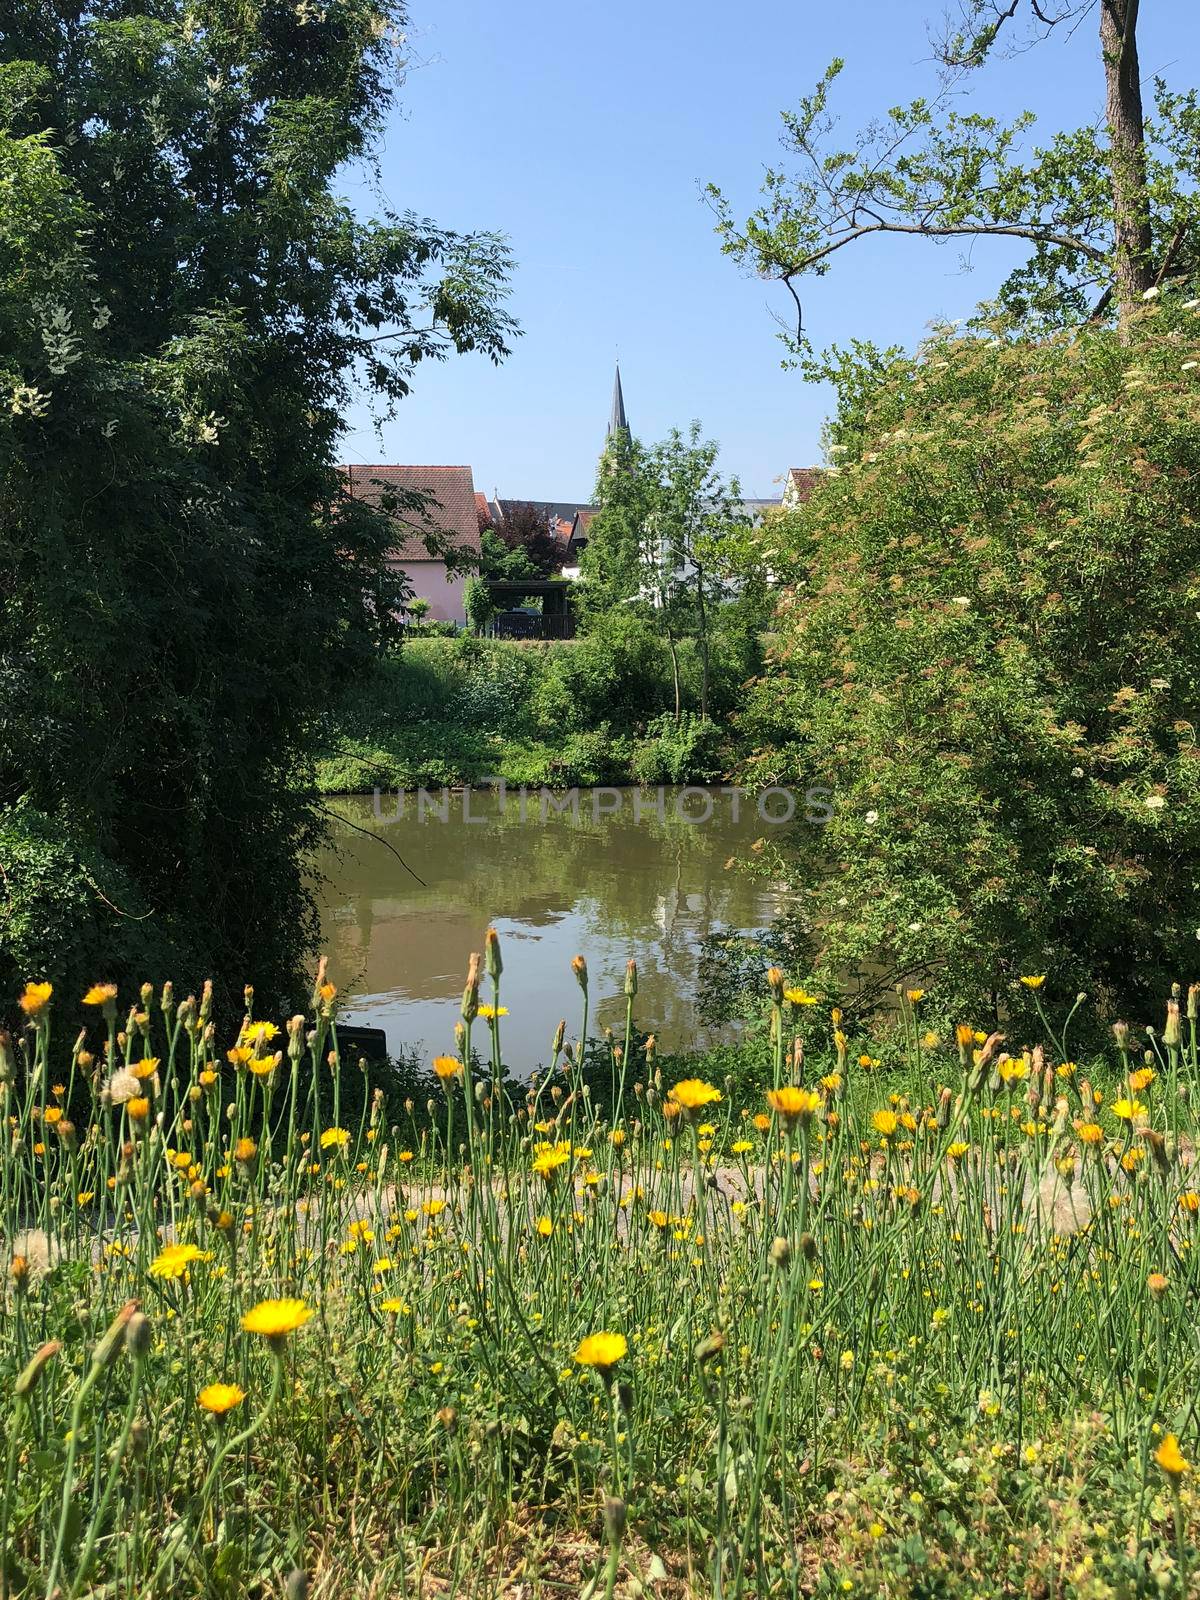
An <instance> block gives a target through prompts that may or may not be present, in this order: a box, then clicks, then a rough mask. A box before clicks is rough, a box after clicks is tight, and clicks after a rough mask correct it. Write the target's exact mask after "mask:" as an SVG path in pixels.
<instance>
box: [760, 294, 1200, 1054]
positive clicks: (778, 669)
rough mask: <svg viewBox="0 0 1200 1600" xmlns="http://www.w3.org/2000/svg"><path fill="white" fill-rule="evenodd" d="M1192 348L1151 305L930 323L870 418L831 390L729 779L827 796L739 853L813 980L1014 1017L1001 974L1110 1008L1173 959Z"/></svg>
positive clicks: (1183, 898)
mask: <svg viewBox="0 0 1200 1600" xmlns="http://www.w3.org/2000/svg"><path fill="white" fill-rule="evenodd" d="M1198 339H1200V308H1198V305H1197V302H1196V301H1191V302H1189V303H1188V304H1187V305H1181V304H1180V303H1178V302H1177V301H1176V300H1175V298H1174V297H1170V298H1168V299H1165V300H1163V301H1155V302H1151V303H1150V304H1149V305H1148V306H1146V307H1142V308H1139V309H1138V310H1137V311H1135V312H1134V313H1133V314H1132V315H1131V318H1130V320H1129V323H1128V325H1127V328H1126V340H1125V341H1123V340H1122V338H1121V337H1120V335H1119V333H1118V332H1117V331H1116V330H1114V329H1104V328H1099V327H1095V328H1090V329H1087V330H1085V331H1084V332H1083V333H1076V334H1067V333H1062V334H1058V335H1053V336H1050V337H1048V338H1044V339H1039V340H1013V341H1011V342H1010V341H1003V342H1001V341H998V340H993V339H987V338H983V337H966V336H955V335H952V334H950V333H942V334H939V335H937V336H936V337H935V338H934V339H933V340H932V341H931V342H930V344H929V345H928V346H927V347H926V348H925V349H924V350H922V351H921V352H920V353H919V354H918V356H917V357H915V358H910V359H907V360H904V361H900V360H895V361H893V362H892V363H891V364H890V365H889V366H888V368H887V370H886V372H885V373H883V374H879V373H876V374H874V375H873V382H872V388H871V398H870V401H869V404H867V405H866V406H865V407H864V405H863V402H862V397H861V393H860V390H859V388H858V386H856V385H853V384H851V385H849V386H848V389H847V394H848V401H849V403H848V405H847V407H846V409H845V411H844V412H842V411H839V414H838V417H837V418H836V419H835V421H834V423H833V426H832V430H831V431H832V435H833V441H834V449H835V459H836V460H838V461H840V462H841V463H842V465H841V466H840V467H838V468H837V469H836V470H834V471H832V472H830V473H829V474H827V476H826V479H825V481H824V482H823V483H822V485H821V486H820V487H819V488H818V489H817V491H816V492H815V494H814V495H813V496H812V498H811V500H810V501H809V502H808V504H807V505H806V506H805V507H804V508H803V509H802V510H800V511H797V512H795V513H793V514H791V515H790V516H787V517H784V518H782V519H780V522H779V523H778V525H777V527H776V529H775V530H774V532H773V537H774V538H775V539H776V540H777V541H779V542H780V543H781V544H783V546H784V550H783V563H782V566H783V570H785V571H787V572H788V573H789V574H794V575H795V576H794V577H790V579H789V582H788V583H787V585H786V586H785V587H784V589H783V590H782V593H781V599H780V608H779V615H778V622H777V627H778V633H777V638H776V643H775V646H774V649H773V652H772V657H771V660H770V662H769V664H768V666H767V669H766V671H765V672H764V674H763V676H762V679H761V681H760V684H759V686H758V688H757V689H756V691H755V692H754V694H753V696H752V697H751V702H750V705H749V708H748V711H747V715H746V717H745V719H744V721H743V732H744V733H745V735H746V736H747V737H748V739H749V740H750V741H751V743H752V745H753V746H754V748H755V749H756V750H757V752H758V754H757V756H756V758H755V760H754V761H753V763H752V764H751V769H750V771H749V772H748V773H747V774H746V776H747V777H748V778H749V779H751V780H754V781H758V782H763V781H767V782H778V783H791V782H800V781H802V780H804V779H806V778H808V777H809V776H811V775H823V776H826V775H827V779H828V781H829V782H830V783H831V784H832V786H833V788H834V795H835V803H834V815H833V819H832V821H831V822H830V823H829V825H828V827H827V828H826V829H825V831H824V835H823V838H822V840H821V842H820V844H819V845H817V846H816V847H813V846H812V844H811V843H809V844H808V845H807V847H806V848H805V849H804V850H803V851H801V852H792V851H790V850H788V851H786V852H784V853H779V852H777V851H776V850H775V849H774V848H770V847H769V848H768V849H767V850H765V851H764V852H763V857H762V860H763V862H764V870H766V871H769V872H771V873H772V874H778V875H780V876H783V877H785V878H787V879H788V880H790V882H791V885H792V888H793V890H794V892H795V898H794V902H793V903H795V904H797V905H800V906H803V907H804V908H806V910H807V912H808V919H809V923H810V926H812V927H814V928H815V929H817V930H818V931H819V934H820V939H821V943H822V946H823V953H822V957H821V960H820V963H819V966H818V970H817V972H816V973H815V974H812V975H810V976H812V977H813V978H814V980H815V981H818V982H821V983H822V984H824V985H826V986H827V991H826V992H829V993H835V992H837V991H838V989H839V988H840V989H841V990H842V992H849V995H850V996H851V997H852V996H853V992H854V989H855V984H856V983H858V984H861V986H862V987H861V992H860V995H859V998H860V1000H862V1001H864V1002H868V1001H870V1000H871V999H872V998H873V997H877V996H879V995H885V994H886V993H887V992H888V989H889V988H890V986H891V984H892V983H894V982H896V981H899V980H903V979H907V980H908V981H916V982H917V983H919V984H921V985H922V986H927V987H928V989H929V992H930V1001H929V1004H933V1003H934V1002H936V1005H937V1007H938V1009H939V1010H940V1011H941V1012H942V1013H943V1015H946V1016H948V1017H949V1019H950V1020H955V1019H956V1018H957V1020H959V1021H962V1020H966V1019H968V1018H969V1019H971V1020H975V1021H977V1022H980V1023H982V1022H983V1021H984V1020H987V1021H989V1022H992V1021H995V1020H997V1019H998V1018H1004V1017H1007V1019H1008V1021H1010V1022H1013V1023H1014V1024H1015V1026H1016V1028H1017V1029H1018V1030H1019V1029H1020V1028H1022V1027H1025V1026H1026V1025H1028V1026H1031V1027H1033V1026H1036V1018H1033V1017H1031V1016H1030V1015H1029V1011H1030V997H1029V993H1028V991H1027V990H1026V989H1025V988H1023V987H1022V985H1021V984H1020V982H1019V981H1018V980H1019V978H1020V977H1021V976H1023V975H1037V974H1042V973H1047V974H1049V976H1048V978H1047V992H1051V991H1053V993H1054V994H1055V997H1056V999H1060V1000H1062V999H1065V1000H1066V1002H1067V1004H1068V1005H1069V1003H1070V1000H1071V999H1072V998H1073V997H1074V995H1075V994H1076V992H1077V991H1080V990H1086V991H1087V992H1088V993H1089V995H1090V996H1091V997H1092V998H1093V999H1094V1000H1095V1001H1097V1002H1098V1008H1099V1012H1100V1014H1101V1016H1104V1015H1107V1016H1108V1018H1109V1019H1111V1018H1113V1017H1114V1016H1116V1015H1119V1014H1123V1013H1124V1011H1125V1008H1126V1007H1131V1006H1132V1007H1140V1006H1141V1005H1143V1004H1148V1003H1149V1001H1150V999H1151V997H1155V996H1160V995H1161V994H1162V993H1163V992H1164V991H1165V990H1166V989H1167V988H1168V987H1169V985H1170V983H1171V981H1172V980H1174V979H1175V978H1177V977H1179V976H1180V975H1181V974H1180V970H1179V963H1180V960H1181V959H1182V958H1183V953H1184V951H1185V949H1186V948H1190V947H1192V946H1193V943H1194V939H1195V930H1196V928H1197V927H1200V871H1198V869H1197V862H1198V861H1200V789H1198V787H1197V784H1196V765H1197V747H1196V739H1195V721H1194V710H1195V697H1196V693H1197V689H1198V687H1200V637H1198V635H1197V632H1196V629H1195V626H1194V618H1195V614H1196V611H1197V607H1198V605H1200V578H1198V577H1197V574H1198V573H1200V482H1198V480H1197V476H1196V473H1195V471H1194V463H1195V460H1196V454H1197V450H1198V449H1200V385H1198V384H1197V382H1196V378H1197V375H1198V372H1200V369H1197V367H1196V363H1195V360H1194V359H1193V358H1192V357H1191V355H1190V354H1189V352H1191V351H1193V350H1195V348H1196V342H1197V340H1198ZM854 974H858V977H857V979H855V978H853V975H854ZM1141 1015H1143V1016H1144V1015H1146V1012H1144V1011H1143V1012H1142V1013H1141ZM1135 1016H1136V1012H1135ZM1021 1036H1023V1037H1029V1035H1028V1034H1024V1035H1021Z"/></svg>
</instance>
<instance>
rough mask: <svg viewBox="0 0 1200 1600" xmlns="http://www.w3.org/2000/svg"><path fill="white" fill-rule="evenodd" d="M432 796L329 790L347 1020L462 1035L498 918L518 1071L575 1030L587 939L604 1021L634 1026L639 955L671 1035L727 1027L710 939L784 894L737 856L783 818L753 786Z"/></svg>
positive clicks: (327, 885)
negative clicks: (774, 819) (471, 970)
mask: <svg viewBox="0 0 1200 1600" xmlns="http://www.w3.org/2000/svg"><path fill="white" fill-rule="evenodd" d="M435 799H436V801H437V805H436V806H434V805H426V806H423V807H419V806H418V802H417V799H416V798H415V797H413V796H411V795H409V796H406V797H405V798H404V802H403V807H404V814H403V815H402V816H399V817H397V815H396V812H397V808H398V804H399V802H398V798H397V796H395V795H394V794H384V795H382V796H380V797H379V798H378V800H373V798H372V797H371V796H350V797H346V798H343V799H340V800H335V801H333V802H331V809H333V810H334V811H335V812H336V813H337V817H338V821H337V822H335V823H334V838H333V841H332V844H331V846H330V847H329V848H328V849H327V850H326V851H325V852H323V854H322V855H321V857H320V859H319V860H318V862H317V870H318V873H319V876H320V879H321V880H322V881H321V883H320V889H319V898H320V905H321V917H322V932H323V939H324V944H323V948H324V949H325V951H326V952H327V953H328V955H329V958H330V972H331V976H332V977H333V979H334V981H335V982H336V983H337V984H338V986H339V989H340V990H341V991H342V993H343V995H346V996H347V997H348V1001H349V1003H348V1009H347V1013H346V1019H347V1020H348V1021H350V1022H355V1023H359V1024H363V1025H366V1026H372V1027H381V1028H383V1029H385V1031H386V1033H387V1036H388V1045H389V1048H390V1049H391V1050H392V1051H397V1050H398V1049H399V1048H400V1047H402V1046H408V1047H414V1048H418V1049H420V1050H422V1051H423V1052H425V1053H427V1054H436V1053H439V1052H442V1051H447V1050H452V1049H453V1044H454V1033H453V1030H454V1023H455V1020H456V1018H457V1016H458V1010H459V1002H460V999H461V996H462V988H463V979H464V976H465V974H466V970H467V958H468V956H469V955H470V953H471V951H472V950H482V948H483V935H484V932H485V930H486V929H487V928H488V927H489V926H494V927H495V928H496V929H497V931H498V932H499V934H500V939H501V946H502V950H503V953H504V975H503V979H502V993H501V1002H502V1004H504V1005H505V1006H507V1007H508V1012H509V1014H508V1016H507V1017H506V1018H505V1019H504V1022H503V1024H502V1027H503V1035H502V1037H503V1040H504V1054H505V1059H506V1061H507V1062H508V1063H509V1065H510V1066H511V1067H512V1068H513V1069H514V1070H516V1071H518V1072H528V1071H530V1070H531V1069H532V1068H534V1067H535V1066H537V1065H538V1064H539V1063H541V1062H543V1061H545V1060H546V1059H547V1057H548V1055H549V1044H550V1039H551V1037H552V1035H553V1032H554V1028H555V1024H556V1023H557V1022H558V1020H559V1018H560V1017H565V1018H566V1019H567V1023H568V1033H569V1035H572V1034H574V1033H575V1032H577V1030H578V1025H579V1002H580V995H579V990H578V987H577V985H576V983H575V979H574V977H573V975H572V973H571V966H570V963H571V958H572V957H573V956H575V955H583V956H585V957H586V959H587V963H588V969H589V973H590V978H591V994H592V1006H593V1016H594V1017H595V1019H596V1022H597V1025H603V1024H604V1023H608V1024H609V1025H610V1026H612V1027H613V1028H614V1029H617V1030H618V1031H620V1030H622V1029H623V1027H624V1004H625V1002H624V998H623V990H622V983H623V979H624V973H625V962H626V960H627V959H628V958H629V957H630V956H632V957H634V958H635V959H636V961H637V963H638V973H639V989H638V997H637V1001H636V1003H635V1019H636V1021H637V1023H638V1024H639V1025H640V1026H641V1027H643V1028H645V1029H646V1030H647V1031H650V1032H655V1033H657V1035H658V1037H659V1040H660V1043H661V1045H662V1047H663V1048H664V1049H672V1048H684V1047H688V1046H692V1045H697V1046H701V1045H704V1044H705V1043H708V1042H711V1041H712V1039H713V1038H714V1037H717V1036H718V1035H714V1034H712V1033H711V1032H709V1031H708V1030H706V1029H705V1027H704V1026H703V1025H702V1024H701V1022H700V1018H699V1013H698V1005H697V964H698V952H699V945H700V941H701V940H702V939H703V938H704V937H706V936H707V935H708V934H711V933H716V932H719V931H722V930H732V931H738V932H745V931H748V930H752V929H758V928H763V927H765V926H766V925H767V924H768V923H769V922H770V921H771V918H772V916H773V915H774V912H775V910H776V899H775V895H774V893H773V892H772V890H771V888H770V886H769V885H767V884H765V883H763V882H761V881H759V880H754V879H752V878H750V877H749V876H748V875H747V874H746V873H745V872H743V871H740V870H738V869H736V868H734V867H731V866H727V863H728V862H729V861H730V859H731V858H732V857H734V856H742V855H744V854H745V853H746V851H747V850H748V848H749V846H750V845H751V844H752V843H753V841H754V840H755V839H757V838H760V837H761V836H762V835H763V834H764V833H767V832H769V831H770V828H769V826H765V825H764V822H763V821H762V819H761V818H760V816H759V815H758V814H757V811H756V808H755V804H754V802H753V801H752V800H750V799H748V798H746V799H740V800H735V798H734V797H733V796H732V795H730V794H729V793H728V792H722V791H719V790H711V791H707V792H706V791H702V790H695V789H690V790H686V791H680V790H673V789H666V790H662V791H658V790H652V791H646V792H642V793H640V796H639V793H638V792H637V791H632V790H624V791H617V790H611V789H608V790H597V791H589V790H586V789H581V790H579V791H578V792H577V796H576V799H575V802H574V805H573V806H572V805H571V803H570V802H569V801H567V802H563V801H562V800H561V798H558V799H554V800H547V799H545V798H544V797H543V796H542V794H541V792H540V791H530V793H529V794H528V796H527V797H526V798H525V801H524V804H522V803H521V802H520V801H519V800H518V799H517V797H515V796H513V795H508V796H506V797H501V796H500V795H499V794H498V793H496V792H494V791H492V792H488V791H480V790H472V791H470V792H469V793H467V794H466V795H464V794H462V793H458V794H451V795H437V796H436V797H435ZM559 804H565V806H566V809H564V810H563V811H562V812H561V813H560V812H558V811H556V809H555V806H556V805H559ZM422 813H423V814H422ZM689 817H690V818H691V819H692V820H688V818H689ZM360 830H361V831H360ZM389 847H390V848H389ZM401 858H402V859H401ZM404 863H407V865H408V866H409V867H411V868H412V871H413V872H414V873H416V874H417V876H418V877H419V878H421V879H422V880H423V882H420V883H418V882H417V881H416V878H414V877H413V876H412V875H411V874H410V872H408V871H407V870H406V868H405V865H404ZM487 993H488V986H487V985H486V984H485V986H484V995H485V998H486V996H487Z"/></svg>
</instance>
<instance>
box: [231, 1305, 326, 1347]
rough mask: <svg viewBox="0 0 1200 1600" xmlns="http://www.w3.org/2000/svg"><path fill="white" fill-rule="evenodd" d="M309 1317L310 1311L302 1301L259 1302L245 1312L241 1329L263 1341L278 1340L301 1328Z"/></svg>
mask: <svg viewBox="0 0 1200 1600" xmlns="http://www.w3.org/2000/svg"><path fill="white" fill-rule="evenodd" d="M311 1316H312V1309H311V1307H309V1306H307V1305H305V1303H304V1301H303V1300H260V1301H259V1303H258V1304H257V1305H256V1306H252V1307H251V1308H250V1310H249V1311H247V1312H246V1314H245V1316H244V1317H243V1318H242V1327H243V1328H244V1329H245V1330H246V1332H247V1333H257V1334H260V1335H261V1336H262V1337H263V1338H264V1339H272V1340H279V1339H284V1338H286V1337H287V1335H288V1334H289V1333H295V1332H296V1330H297V1329H298V1328H302V1327H303V1326H304V1324H305V1323H306V1322H307V1321H308V1320H309V1318H310V1317H311Z"/></svg>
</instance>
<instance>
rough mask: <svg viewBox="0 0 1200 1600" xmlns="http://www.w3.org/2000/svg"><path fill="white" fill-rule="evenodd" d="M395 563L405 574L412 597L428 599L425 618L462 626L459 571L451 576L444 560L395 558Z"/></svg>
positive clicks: (461, 576)
mask: <svg viewBox="0 0 1200 1600" xmlns="http://www.w3.org/2000/svg"><path fill="white" fill-rule="evenodd" d="M396 566H397V568H398V569H399V571H401V572H403V573H404V575H405V576H406V577H407V579H408V581H409V583H410V585H411V586H412V592H413V596H414V598H415V599H420V600H428V601H429V610H428V611H427V612H426V618H427V620H428V621H430V622H457V623H458V624H459V626H460V627H462V626H464V625H465V623H466V620H467V614H466V612H465V611H464V610H463V581H464V575H463V574H462V573H458V572H456V573H454V574H453V575H451V574H450V573H448V572H447V571H446V563H445V562H444V561H398V562H397V563H396Z"/></svg>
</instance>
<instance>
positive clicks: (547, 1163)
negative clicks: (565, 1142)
mask: <svg viewBox="0 0 1200 1600" xmlns="http://www.w3.org/2000/svg"><path fill="white" fill-rule="evenodd" d="M570 1159H571V1152H570V1150H569V1149H564V1148H563V1146H562V1145H555V1146H552V1147H551V1148H550V1149H548V1150H541V1151H539V1152H538V1154H537V1155H536V1156H534V1158H533V1170H534V1172H535V1173H536V1174H537V1176H538V1177H539V1178H543V1179H545V1181H546V1182H547V1183H550V1182H551V1181H552V1180H553V1178H554V1174H555V1173H556V1172H557V1171H558V1169H559V1168H560V1167H563V1166H566V1164H567V1162H568V1161H570Z"/></svg>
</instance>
